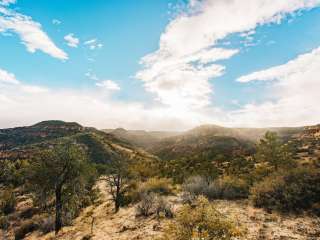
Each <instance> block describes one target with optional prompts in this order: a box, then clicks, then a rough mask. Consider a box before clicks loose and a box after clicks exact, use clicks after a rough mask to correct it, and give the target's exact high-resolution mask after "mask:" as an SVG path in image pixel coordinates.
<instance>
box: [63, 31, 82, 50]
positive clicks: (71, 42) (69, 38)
mask: <svg viewBox="0 0 320 240" xmlns="http://www.w3.org/2000/svg"><path fill="white" fill-rule="evenodd" d="M64 40H66V42H67V45H68V46H69V47H72V48H77V47H78V45H79V43H80V41H79V38H76V37H75V36H74V34H73V33H69V34H68V35H66V36H64Z"/></svg>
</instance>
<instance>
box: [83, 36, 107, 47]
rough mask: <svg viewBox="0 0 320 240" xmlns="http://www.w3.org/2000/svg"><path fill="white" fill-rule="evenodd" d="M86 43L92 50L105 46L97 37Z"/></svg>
mask: <svg viewBox="0 0 320 240" xmlns="http://www.w3.org/2000/svg"><path fill="white" fill-rule="evenodd" d="M84 45H86V46H88V47H89V49H90V50H95V49H100V48H102V47H103V44H102V43H100V42H99V41H98V39H96V38H93V39H90V40H88V41H85V42H84Z"/></svg>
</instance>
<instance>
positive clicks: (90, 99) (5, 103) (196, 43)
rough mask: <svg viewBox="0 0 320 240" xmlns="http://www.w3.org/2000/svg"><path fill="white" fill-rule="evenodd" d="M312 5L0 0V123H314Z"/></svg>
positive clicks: (317, 41) (168, 126)
mask: <svg viewBox="0 0 320 240" xmlns="http://www.w3.org/2000/svg"><path fill="white" fill-rule="evenodd" d="M319 7H320V1H319V0H284V1H280V2H279V1H276V0H273V1H267V0H247V1H240V0H234V1H229V2H228V1H222V0H217V1H213V0H202V1H197V0H190V1H181V0H154V1H150V0H139V1H132V0H121V1H119V0H108V1H105V0H94V1H93V0H90V1H89V0H83V1H82V0H81V1H78V0H68V1H67V3H66V1H65V0H55V1H52V0H41V1H36V2H35V1H34V0H18V1H14V0H0V53H1V54H0V110H1V112H5V113H7V114H6V115H5V116H3V117H0V127H13V126H18V125H27V124H33V123H35V122H37V121H41V120H46V119H62V120H66V121H77V122H80V123H81V124H84V125H90V126H95V127H98V128H110V127H120V126H121V127H125V128H130V129H149V130H151V129H153V130H154V129H160V130H184V129H188V128H191V127H194V126H196V125H199V124H210V123H212V124H220V125H224V126H248V127H266V126H297V125H306V124H315V123H319V122H320V119H319V118H318V116H320V115H319V114H317V113H320V108H319V106H317V104H316V102H317V100H319V96H318V94H317V92H318V90H320V83H319V80H318V79H317V76H318V75H319V71H320V70H317V69H320V68H317V67H318V66H320V57H319V55H320V54H319V49H318V48H319V46H320V34H319V32H320V25H319V24H317V23H319V22H320V8H319ZM317 64H319V65H317ZM306 95H307V96H308V97H306Z"/></svg>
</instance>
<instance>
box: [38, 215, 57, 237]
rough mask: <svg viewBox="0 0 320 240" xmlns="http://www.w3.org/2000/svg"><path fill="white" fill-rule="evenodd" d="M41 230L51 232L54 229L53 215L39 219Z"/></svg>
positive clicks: (44, 232)
mask: <svg viewBox="0 0 320 240" xmlns="http://www.w3.org/2000/svg"><path fill="white" fill-rule="evenodd" d="M38 225H39V230H40V231H41V232H42V233H43V234H46V233H49V232H52V231H54V217H52V216H46V217H43V218H41V219H40V220H39V221H38Z"/></svg>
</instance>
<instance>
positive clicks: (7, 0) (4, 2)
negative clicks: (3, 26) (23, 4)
mask: <svg viewBox="0 0 320 240" xmlns="http://www.w3.org/2000/svg"><path fill="white" fill-rule="evenodd" d="M16 2H17V0H2V1H0V5H4V6H9V5H10V4H15V3H16Z"/></svg>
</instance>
